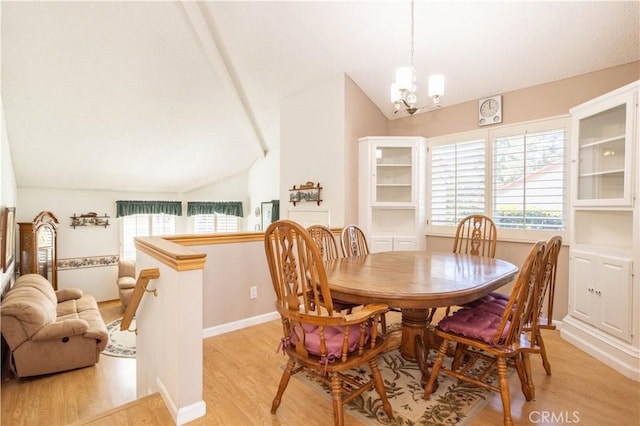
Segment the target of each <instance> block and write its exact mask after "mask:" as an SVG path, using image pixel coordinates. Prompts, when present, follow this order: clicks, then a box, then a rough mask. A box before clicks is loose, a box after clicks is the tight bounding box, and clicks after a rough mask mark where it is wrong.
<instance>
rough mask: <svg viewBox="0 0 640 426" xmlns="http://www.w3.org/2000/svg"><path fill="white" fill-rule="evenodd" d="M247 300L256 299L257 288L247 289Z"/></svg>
mask: <svg viewBox="0 0 640 426" xmlns="http://www.w3.org/2000/svg"><path fill="white" fill-rule="evenodd" d="M249 298H250V299H257V298H258V287H256V286H253V287H249Z"/></svg>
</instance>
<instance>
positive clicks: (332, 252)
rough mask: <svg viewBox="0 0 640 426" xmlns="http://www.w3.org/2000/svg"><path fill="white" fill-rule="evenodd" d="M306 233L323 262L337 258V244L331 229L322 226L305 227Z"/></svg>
mask: <svg viewBox="0 0 640 426" xmlns="http://www.w3.org/2000/svg"><path fill="white" fill-rule="evenodd" d="M307 232H309V235H310V236H311V238H312V239H313V241H314V242H315V243H316V245H317V246H318V249H319V250H320V254H321V255H322V259H323V260H324V261H325V262H326V261H327V260H333V259H337V258H338V244H337V243H336V239H335V237H334V236H333V232H331V229H329V228H327V227H326V226H324V225H311V226H309V227H307Z"/></svg>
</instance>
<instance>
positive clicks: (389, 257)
mask: <svg viewBox="0 0 640 426" xmlns="http://www.w3.org/2000/svg"><path fill="white" fill-rule="evenodd" d="M325 269H326V272H327V280H328V282H329V288H330V290H331V296H332V298H335V299H339V300H342V301H346V302H351V303H357V304H363V305H366V304H369V303H384V304H386V305H387V306H389V307H390V308H395V309H399V310H400V311H401V316H402V326H401V330H402V337H401V341H400V353H401V354H402V356H403V357H404V358H406V359H409V360H416V358H417V351H420V352H422V351H424V350H425V349H424V348H420V347H418V348H416V346H417V345H416V338H418V340H422V341H423V342H428V335H427V328H428V325H429V322H430V319H431V318H430V312H432V310H433V309H435V308H439V307H447V306H458V305H463V304H465V303H469V302H472V301H473V300H476V299H478V298H481V297H483V296H485V295H487V294H489V293H490V292H492V291H494V290H496V289H498V288H500V287H502V286H504V285H506V284H508V283H510V282H511V281H513V279H514V278H515V276H516V274H517V273H518V267H517V266H515V265H513V264H512V263H510V262H507V261H505V260H501V259H492V258H488V257H481V256H474V255H469V254H454V253H449V252H432V251H389V252H378V253H371V254H366V255H362V256H353V257H342V258H338V259H334V260H329V261H327V262H325ZM418 346H419V345H418ZM428 350H429V348H428V347H427V348H426V351H427V353H428ZM423 355H424V354H422V353H421V354H420V356H421V357H422V356H423ZM420 361H421V360H418V362H420Z"/></svg>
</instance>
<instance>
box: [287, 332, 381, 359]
mask: <svg viewBox="0 0 640 426" xmlns="http://www.w3.org/2000/svg"><path fill="white" fill-rule="evenodd" d="M302 328H303V329H304V335H305V339H304V346H305V348H306V349H307V351H308V352H309V353H311V354H314V355H317V356H321V355H322V354H321V352H320V327H318V326H316V325H311V324H302ZM370 331H371V330H370V328H369V327H367V329H366V331H365V343H367V342H369V338H370V337H371V332H370ZM324 338H325V342H326V345H327V357H334V358H340V357H341V356H342V344H343V342H344V328H343V327H332V326H329V327H324ZM359 339H360V328H359V327H358V326H351V327H349V338H348V343H347V352H352V351H354V350H355V349H357V347H358V341H359ZM297 340H298V339H297V335H296V333H291V341H292V342H293V343H294V344H296V343H297Z"/></svg>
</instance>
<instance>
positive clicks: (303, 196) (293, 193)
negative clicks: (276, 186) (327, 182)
mask: <svg viewBox="0 0 640 426" xmlns="http://www.w3.org/2000/svg"><path fill="white" fill-rule="evenodd" d="M321 189H322V187H321V186H320V182H318V184H317V185H316V184H314V183H313V182H307V183H305V184H303V185H300V186H299V187H297V188H296V186H295V185H293V188H291V189H290V190H289V202H290V203H293V205H294V206H295V205H296V203H299V202H301V201H311V202H314V203H317V204H318V206H319V205H320V203H321V202H322V199H321V198H320V190H321Z"/></svg>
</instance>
